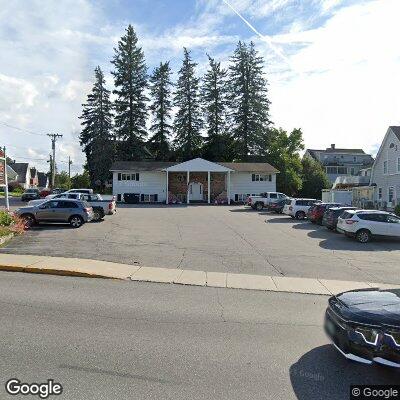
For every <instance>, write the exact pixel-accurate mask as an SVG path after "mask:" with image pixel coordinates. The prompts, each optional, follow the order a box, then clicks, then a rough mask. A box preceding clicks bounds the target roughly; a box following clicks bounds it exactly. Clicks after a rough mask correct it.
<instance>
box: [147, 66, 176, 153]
mask: <svg viewBox="0 0 400 400" xmlns="http://www.w3.org/2000/svg"><path fill="white" fill-rule="evenodd" d="M171 87H172V82H171V68H170V66H169V62H166V63H160V65H159V66H158V67H157V68H155V69H154V71H153V74H152V75H151V77H150V93H151V100H152V102H151V105H150V110H151V112H152V125H151V127H150V131H151V132H152V133H153V136H152V137H151V138H150V140H149V143H150V150H151V151H152V153H153V154H154V156H155V159H156V160H168V157H169V153H170V148H169V147H170V145H169V138H170V136H171V130H172V126H171V125H170V120H171V109H172V101H171Z"/></svg>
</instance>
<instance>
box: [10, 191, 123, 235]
mask: <svg viewBox="0 0 400 400" xmlns="http://www.w3.org/2000/svg"><path fill="white" fill-rule="evenodd" d="M115 212H116V202H115V198H114V197H113V198H112V199H111V200H104V199H103V198H102V197H101V195H99V194H94V193H93V190H92V189H72V190H69V191H67V192H64V193H59V194H51V195H48V196H47V197H46V198H45V199H34V200H30V201H29V203H28V205H27V206H25V207H21V208H19V209H18V210H16V211H15V214H16V215H18V216H20V217H21V218H23V219H24V220H25V222H26V225H27V226H32V225H34V224H37V223H41V222H58V223H69V224H70V225H71V226H72V227H73V228H79V227H80V226H82V225H83V224H84V223H85V222H90V221H99V220H102V219H103V218H104V216H105V215H112V214H114V213H115Z"/></svg>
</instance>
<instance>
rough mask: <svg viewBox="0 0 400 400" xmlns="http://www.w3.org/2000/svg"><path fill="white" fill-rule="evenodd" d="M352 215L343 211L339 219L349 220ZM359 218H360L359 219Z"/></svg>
mask: <svg viewBox="0 0 400 400" xmlns="http://www.w3.org/2000/svg"><path fill="white" fill-rule="evenodd" d="M353 215H354V214H353V213H349V212H347V211H344V212H343V214H342V215H341V217H342V218H343V219H350V218H353ZM359 217H360V215H359ZM360 218H361V217H360Z"/></svg>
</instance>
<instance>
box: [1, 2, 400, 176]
mask: <svg viewBox="0 0 400 400" xmlns="http://www.w3.org/2000/svg"><path fill="white" fill-rule="evenodd" d="M399 14H400V1H398V0H152V1H148V0H107V1H106V0H103V1H91V0H74V1H72V0H68V1H67V0H58V1H52V0H47V1H46V0H40V1H39V0H30V1H29V2H28V1H24V0H14V1H12V2H10V1H6V0H0V55H1V56H0V58H1V62H0V144H1V145H6V146H7V148H8V151H9V154H10V155H11V156H13V158H16V159H17V160H19V161H30V162H32V164H34V165H36V166H38V167H39V168H41V169H45V168H47V164H46V162H45V161H43V159H45V158H47V157H48V154H49V152H50V141H49V139H48V138H47V137H46V136H43V135H42V136H41V135H40V134H44V135H45V134H46V133H53V132H57V133H61V134H63V135H64V137H63V138H62V140H60V141H59V142H58V144H57V152H58V159H59V160H60V163H59V168H60V169H63V168H66V166H67V164H66V163H65V161H66V160H67V159H68V155H70V156H71V157H72V159H73V161H74V165H73V172H76V171H80V170H81V168H82V163H83V162H84V157H83V154H82V153H81V151H80V147H79V143H78V139H77V138H78V135H79V130H80V125H79V119H78V116H79V115H80V113H81V104H82V102H84V101H85V98H86V95H87V93H88V91H89V90H90V87H91V82H92V77H93V69H94V68H95V66H96V65H100V66H101V67H102V68H103V70H104V72H105V75H106V79H107V83H108V85H109V87H110V88H112V79H111V75H110V69H111V64H110V63H109V61H110V59H111V58H112V56H113V47H114V46H115V45H116V43H117V41H118V39H119V37H120V36H121V35H122V34H123V32H124V29H125V28H126V26H127V25H128V24H129V23H131V24H132V25H133V26H134V27H135V29H136V31H137V33H138V36H139V40H140V44H141V45H142V46H143V48H144V51H145V55H146V61H147V64H148V66H149V70H150V71H151V70H152V68H153V67H154V66H155V65H157V64H158V63H159V62H160V61H165V60H170V61H171V65H172V67H173V69H174V70H175V71H176V70H177V69H178V68H179V66H180V62H181V59H182V47H183V46H186V47H188V48H189V49H191V50H192V55H193V57H194V59H195V60H196V62H198V64H199V65H198V74H199V75H201V74H203V73H204V71H205V68H206V66H207V57H206V53H209V54H210V55H212V56H214V57H216V58H217V59H219V60H221V61H222V62H223V64H224V65H227V64H228V62H229V57H230V55H231V54H232V51H233V49H234V47H235V44H236V43H237V41H238V40H245V41H250V40H253V41H254V42H255V43H256V46H257V49H258V50H259V52H260V54H261V55H263V56H264V58H265V61H266V68H265V71H266V75H267V78H268V81H269V93H270V99H271V101H272V106H271V117H272V120H273V121H274V123H275V125H276V126H282V127H283V128H285V129H288V130H290V129H293V128H294V127H300V128H302V129H303V132H304V138H305V143H306V146H307V147H311V148H319V147H322V148H324V147H327V146H329V145H330V144H331V143H336V145H337V146H340V147H363V148H364V149H365V150H366V151H371V152H376V150H377V147H378V146H379V143H380V141H381V140H382V138H383V136H384V133H385V131H386V128H387V126H388V125H396V124H397V125H398V124H400V95H399V94H398V93H400V90H399V89H400V74H399V71H400V46H399V45H398V40H397V38H398V32H397V16H398V15H399ZM7 125H8V126H7ZM10 126H14V127H18V128H20V129H22V130H17V129H13V128H11V127H10ZM26 130H27V131H30V132H35V133H38V134H36V135H33V134H29V133H27V132H26Z"/></svg>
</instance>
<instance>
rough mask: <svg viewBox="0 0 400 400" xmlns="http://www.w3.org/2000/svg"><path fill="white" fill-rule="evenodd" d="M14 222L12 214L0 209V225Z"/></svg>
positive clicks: (8, 224)
mask: <svg viewBox="0 0 400 400" xmlns="http://www.w3.org/2000/svg"><path fill="white" fill-rule="evenodd" d="M13 222H14V218H13V217H12V215H11V214H10V213H8V212H6V211H0V226H10V225H11V224H12V223H13Z"/></svg>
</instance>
